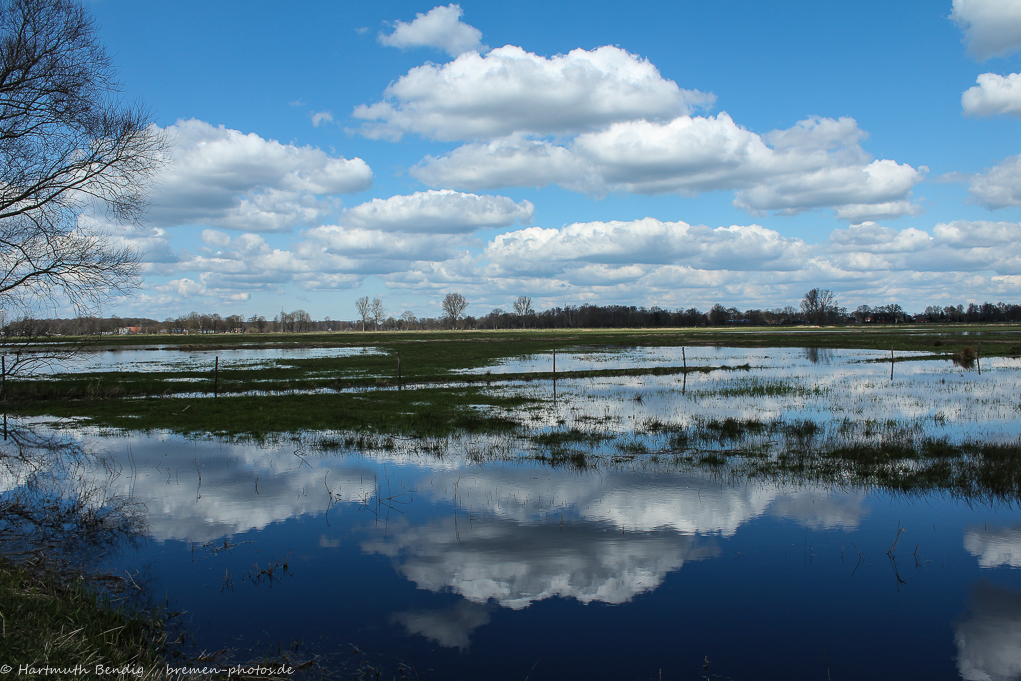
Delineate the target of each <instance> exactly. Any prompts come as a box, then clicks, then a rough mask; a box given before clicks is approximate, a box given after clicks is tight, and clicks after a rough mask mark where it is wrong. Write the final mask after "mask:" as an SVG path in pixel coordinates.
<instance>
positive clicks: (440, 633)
mask: <svg viewBox="0 0 1021 681" xmlns="http://www.w3.org/2000/svg"><path fill="white" fill-rule="evenodd" d="M390 621H391V622H396V623H398V624H403V625H404V628H405V629H407V630H408V633H409V634H421V635H422V636H425V637H426V638H427V639H429V640H431V641H436V642H437V643H439V644H440V645H441V646H443V647H445V648H461V649H462V650H463V649H465V648H467V647H468V644H469V643H470V640H469V637H470V636H471V633H472V632H473V631H475V630H476V629H478V628H479V627H481V626H482V625H484V624H489V609H488V608H487V607H486V606H485V605H479V604H478V603H472V602H471V601H464V600H462V601H458V602H457V605H455V606H454V607H453V608H449V609H447V610H408V611H406V612H398V613H395V614H394V615H393V617H391V618H390Z"/></svg>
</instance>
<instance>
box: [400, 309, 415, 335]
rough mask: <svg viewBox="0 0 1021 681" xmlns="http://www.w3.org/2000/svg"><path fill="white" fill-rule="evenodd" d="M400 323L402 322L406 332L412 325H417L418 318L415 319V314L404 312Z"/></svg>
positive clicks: (409, 311) (408, 311)
mask: <svg viewBox="0 0 1021 681" xmlns="http://www.w3.org/2000/svg"><path fill="white" fill-rule="evenodd" d="M401 321H402V322H404V330H405V331H407V330H409V329H410V328H411V325H412V324H417V323H418V318H417V317H415V313H414V312H412V311H411V310H405V311H404V312H402V313H401Z"/></svg>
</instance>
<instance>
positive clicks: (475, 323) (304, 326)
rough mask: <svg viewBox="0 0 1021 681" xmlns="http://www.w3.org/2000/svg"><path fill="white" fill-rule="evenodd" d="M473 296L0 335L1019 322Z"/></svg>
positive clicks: (991, 312) (817, 302)
mask: <svg viewBox="0 0 1021 681" xmlns="http://www.w3.org/2000/svg"><path fill="white" fill-rule="evenodd" d="M468 305H469V301H468V299H467V298H465V297H464V296H463V295H461V294H459V293H451V294H448V295H447V296H446V298H444V300H443V302H442V306H441V309H442V315H441V316H439V317H425V318H419V317H417V316H415V314H414V313H413V312H411V311H408V310H405V311H403V312H401V314H400V315H398V316H394V315H391V314H387V311H386V308H385V306H384V304H383V301H382V299H380V298H373V299H370V298H368V297H363V298H360V299H358V300H357V301H356V302H355V309H356V311H357V312H358V317H357V318H356V319H353V320H335V319H330V317H326V318H325V319H322V320H317V319H313V318H312V315H310V314H309V313H308V312H306V311H305V310H300V309H299V310H294V311H293V312H286V311H284V310H281V311H280V313H279V314H277V315H275V316H274V317H272V318H267V317H265V316H263V315H252V316H249V317H247V318H246V317H244V316H243V315H240V314H233V315H227V316H221V315H219V314H200V313H198V312H192V313H190V314H187V315H182V316H180V317H176V318H167V319H164V320H163V321H157V320H155V319H148V318H144V317H76V318H73V319H35V318H24V317H23V318H18V319H7V318H5V317H4V316H3V315H4V313H3V312H2V311H0V334H2V335H3V336H4V337H8V338H10V337H26V336H30V337H32V336H35V337H37V336H57V335H61V336H89V335H104V334H106V335H109V334H131V333H156V334H159V333H163V334H206V333H313V332H337V331H361V330H365V331H411V330H442V329H567V328H590V329H619V328H676V327H699V326H704V327H727V326H731V327H739V326H797V325H826V326H843V325H853V324H903V323H926V322H932V323H994V322H1021V305H1014V304H1010V303H995V304H994V303H988V302H987V303H982V304H976V303H972V304H970V305H968V306H964V305H957V306H953V305H945V306H940V305H930V306H928V307H926V308H925V310H924V312H921V313H918V314H914V315H912V314H908V313H907V312H905V311H904V309H903V308H901V306H900V305H897V304H885V305H876V306H869V305H860V306H859V307H858V308H856V309H855V310H854V311H853V312H849V311H848V310H847V308H844V307H841V306H839V305H838V304H837V300H836V295H835V294H834V293H833V292H832V291H828V290H826V289H812V290H811V291H809V292H807V293H806V294H805V296H804V298H802V300H801V304H800V306H798V307H794V306H791V305H788V306H786V307H782V308H774V309H765V310H764V309H747V310H741V309H739V308H736V307H725V306H723V305H721V304H716V305H714V306H713V307H712V308H710V309H709V310H706V311H702V310H700V309H698V308H697V307H689V308H687V309H677V310H667V309H664V308H661V307H656V306H653V307H651V308H646V307H639V306H635V305H591V304H587V305H565V306H563V307H551V308H549V309H547V310H543V311H541V312H536V311H535V310H534V309H533V307H532V300H531V298H527V297H525V296H521V297H519V298H518V299H517V300H516V301H515V302H514V304H513V309H512V311H509V312H508V311H505V310H503V309H502V308H494V309H493V310H492V311H491V312H490V313H489V314H487V315H484V316H480V317H473V316H471V315H466V314H465V311H466V310H467V308H468Z"/></svg>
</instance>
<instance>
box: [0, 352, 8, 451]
mask: <svg viewBox="0 0 1021 681" xmlns="http://www.w3.org/2000/svg"><path fill="white" fill-rule="evenodd" d="M5 399H7V355H0V400H5ZM6 418H7V416H6V415H4V419H6ZM5 423H6V421H5ZM4 439H5V440H6V439H7V426H6V425H5V426H4Z"/></svg>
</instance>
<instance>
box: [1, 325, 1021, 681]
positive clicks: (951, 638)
mask: <svg viewBox="0 0 1021 681" xmlns="http://www.w3.org/2000/svg"><path fill="white" fill-rule="evenodd" d="M928 345H929V346H931V343H928ZM363 348H366V349H363ZM334 350H337V348H334ZM556 350H557V352H556V373H554V367H553V361H554V359H553V352H552V349H547V348H529V349H527V351H525V352H521V353H517V354H504V355H502V356H491V355H490V356H488V357H487V356H485V353H484V352H482V351H479V355H478V356H477V357H474V358H473V356H472V355H471V354H470V353H466V354H465V353H462V354H465V361H464V362H463V363H462V366H452V367H448V369H445V370H443V371H440V370H439V369H437V368H435V367H433V368H430V370H429V372H428V374H427V372H425V371H424V370H421V373H420V374H419V375H418V376H417V377H416V376H415V374H414V370H412V371H411V373H412V378H411V380H408V381H407V382H401V383H398V382H396V381H393V380H391V378H392V376H391V374H390V373H387V374H386V377H385V378H386V380H383V378H384V376H383V375H382V374H380V373H378V372H376V373H373V372H372V371H368V372H367V374H366V375H367V376H370V377H373V381H371V382H364V383H361V384H359V385H355V386H352V385H344V386H338V387H337V388H329V387H319V388H316V389H315V390H306V387H301V386H296V388H297V389H296V390H295V394H294V395H292V396H290V397H287V396H286V395H283V394H282V393H281V392H280V391H277V392H274V393H273V394H262V395H260V393H259V391H258V390H249V391H240V390H239V391H238V392H237V393H235V394H227V395H222V394H221V395H219V396H218V397H213V395H212V392H211V391H210V390H205V389H203V390H195V389H194V388H191V389H189V391H188V392H179V393H176V394H167V395H166V396H159V397H157V396H149V395H146V396H135V397H130V396H129V397H127V398H123V399H122V400H121V401H118V402H116V403H110V404H105V403H106V402H109V400H91V401H90V400H82V401H81V402H79V401H75V400H64V401H63V402H61V403H59V404H58V403H56V402H53V401H48V400H39V401H38V402H30V401H26V402H23V403H20V404H19V406H18V407H17V409H16V410H15V409H12V410H11V413H10V414H9V417H8V421H7V427H6V429H5V437H6V439H5V440H4V449H3V451H4V452H5V457H4V459H3V463H4V466H3V468H2V484H0V489H2V490H3V495H2V497H0V502H2V504H3V511H4V513H3V515H2V516H0V517H2V518H3V520H2V521H0V522H2V523H3V524H4V532H3V534H2V537H3V546H2V549H3V552H4V553H5V554H8V555H23V556H24V555H29V556H31V555H37V554H38V553H40V552H45V553H46V554H47V555H50V556H59V557H61V559H62V560H65V561H67V562H69V563H74V564H76V565H78V566H80V569H81V570H83V571H88V572H92V573H95V572H97V571H98V572H99V573H102V574H105V575H107V579H108V580H109V581H110V582H111V583H117V584H119V585H120V587H121V588H122V590H124V591H126V592H130V593H137V594H139V597H140V598H141V597H145V598H150V599H152V601H153V602H159V603H161V604H162V605H163V606H164V612H165V613H166V614H167V615H168V616H169V617H170V629H169V631H170V632H171V634H170V636H169V638H171V639H173V638H174V637H175V636H180V638H179V640H178V641H177V643H176V644H174V645H172V646H171V647H170V650H172V651H173V652H172V653H171V654H177V655H179V656H182V659H186V658H192V659H194V658H197V657H203V659H206V658H210V656H212V658H211V659H221V660H251V659H264V658H270V659H274V660H284V659H285V660H288V661H293V662H294V663H295V664H297V665H305V666H303V667H302V671H301V673H302V674H305V675H308V676H311V677H319V676H327V677H332V678H387V679H390V678H414V679H515V680H523V679H526V678H527V679H564V678H598V679H603V678H605V679H631V678H634V679H660V678H663V679H701V678H709V679H771V678H776V679H827V678H835V679H848V678H877V679H881V678H898V679H899V678H926V679H968V680H971V679H1018V678H1021V513H1019V511H1018V509H1017V504H1018V501H1019V500H1021V444H1019V443H1021V440H1019V438H1021V419H1019V415H1021V414H1019V411H1021V390H1019V388H1021V360H1019V359H1017V358H1015V357H1012V356H1009V355H1005V354H1003V353H1001V354H999V355H997V356H988V355H987V356H982V355H981V354H978V353H976V356H975V357H974V358H972V361H971V362H970V363H969V362H958V363H955V362H953V361H951V359H950V357H949V355H950V354H951V353H949V352H945V353H944V352H942V350H940V351H937V352H934V351H932V350H930V349H928V348H927V347H916V348H913V349H912V348H904V347H899V348H897V349H896V350H895V352H894V361H892V362H891V358H890V351H889V349H879V348H870V349H848V348H839V347H829V348H828V347H818V346H813V347H811V348H807V349H806V348H804V347H726V346H724V345H720V346H715V345H702V346H694V345H691V346H685V347H684V348H683V349H682V347H680V346H679V345H645V346H642V345H629V346H613V345H608V344H603V343H600V344H590V345H584V346H583V345H575V346H571V345H570V344H569V343H561V344H559V345H558V346H557V348H556ZM149 352H154V353H155V354H154V355H151V356H152V357H154V358H156V359H157V360H158V361H162V362H166V363H170V362H174V361H180V360H181V357H180V355H181V353H182V352H186V351H181V350H173V351H149ZM274 352H282V351H279V350H274ZM315 352H321V353H323V354H321V355H316V356H315V357H311V358H302V357H300V356H295V357H293V358H292V357H290V356H288V355H287V354H286V352H284V354H282V355H281V356H279V357H276V356H274V357H268V358H267V357H260V358H255V359H258V360H259V361H263V360H267V361H268V360H272V361H274V362H280V363H281V364H287V365H290V363H292V362H301V361H306V360H307V361H320V362H334V361H336V362H337V363H338V364H337V365H336V366H334V365H326V364H320V365H319V369H322V370H323V371H333V370H336V371H340V370H341V369H340V368H339V367H340V363H341V362H345V361H346V362H349V364H348V367H349V368H350V367H351V366H355V367H356V368H358V367H361V369H365V368H366V367H367V366H370V364H369V363H372V362H377V361H378V362H386V364H381V365H380V366H386V367H390V366H391V365H392V360H393V359H395V354H394V353H395V350H394V349H393V348H392V347H386V346H383V345H375V346H374V345H371V344H366V345H364V346H360V347H359V350H358V351H357V352H355V351H352V350H345V352H347V353H348V354H347V355H344V356H341V355H339V354H329V352H330V350H329V349H316V350H315ZM400 352H401V353H402V356H403V357H404V359H405V362H407V360H408V359H409V357H411V358H413V357H415V355H414V352H413V351H409V350H408V349H406V347H402V348H400ZM452 353H453V354H457V353H456V352H454V351H453V350H452ZM220 357H221V361H224V362H225V364H226V363H227V361H232V360H233V358H230V357H229V356H228V355H227V353H224V352H221V354H220ZM236 359H237V360H238V361H241V360H245V361H247V360H248V359H249V358H247V357H238V358H236ZM130 361H132V362H136V361H141V360H138V359H135V358H131V359H130ZM359 362H360V363H362V364H358V363H359ZM125 366H126V365H125ZM227 366H228V367H229V366H230V364H227ZM311 366H312V365H309V367H311ZM325 366H329V369H324V368H323V367H325ZM361 369H359V370H361ZM310 370H311V369H310ZM132 371H134V369H132ZM138 371H139V372H141V371H142V370H141V369H139V370H138ZM159 371H164V369H159V370H158V371H156V372H149V373H159ZM387 371H388V372H389V371H390V369H389V368H388V369H387ZM406 375H407V374H405V376H406ZM427 379H428V380H427ZM434 379H435V380H434ZM49 380H50V382H51V383H53V382H59V381H55V380H54V379H52V378H51V379H49ZM104 404H105V406H104ZM253 410H261V411H259V412H257V413H258V417H257V418H254V419H247V418H245V417H242V416H238V415H237V414H235V413H234V412H235V411H245V412H251V411H253ZM182 412H183V413H182ZM194 412H200V414H196V416H195V417H194V418H193V419H192V423H191V425H188V419H189V417H188V414H189V413H194ZM292 412H293V413H292ZM217 419H220V420H221V421H228V420H229V424H227V425H223V426H222V427H220V428H216V427H213V426H209V425H206V424H208V423H215V422H216V420H217ZM231 419H232V420H231ZM253 421H262V422H263V423H262V424H261V425H260V427H258V428H254V427H251V425H250V424H251V423H252V422H253ZM310 421H311V422H312V423H309V422H310ZM195 424H199V425H198V426H196V425H195ZM72 538H73V541H72V540H71V539H72ZM117 580H120V581H117Z"/></svg>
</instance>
